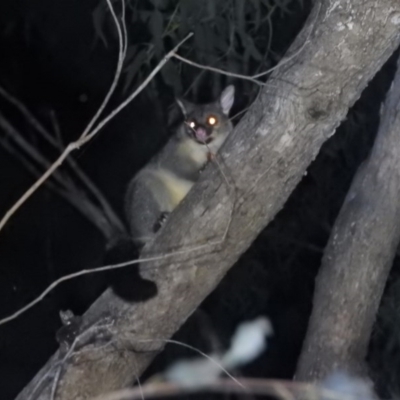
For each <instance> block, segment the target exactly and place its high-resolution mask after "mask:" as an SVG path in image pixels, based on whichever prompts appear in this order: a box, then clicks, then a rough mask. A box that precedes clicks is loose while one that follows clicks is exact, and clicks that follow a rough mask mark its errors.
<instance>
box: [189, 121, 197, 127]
mask: <svg viewBox="0 0 400 400" xmlns="http://www.w3.org/2000/svg"><path fill="white" fill-rule="evenodd" d="M189 126H190V127H191V128H192V129H194V128H195V127H196V123H195V122H194V121H190V122H189Z"/></svg>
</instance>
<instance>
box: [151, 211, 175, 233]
mask: <svg viewBox="0 0 400 400" xmlns="http://www.w3.org/2000/svg"><path fill="white" fill-rule="evenodd" d="M169 214H171V213H170V212H168V211H164V212H163V213H161V215H160V217H159V218H158V220H157V222H156V223H155V224H154V227H153V232H154V233H156V232H157V231H159V230H160V229H161V227H162V226H164V224H165V222H166V221H167V219H168V216H169Z"/></svg>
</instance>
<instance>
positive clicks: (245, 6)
mask: <svg viewBox="0 0 400 400" xmlns="http://www.w3.org/2000/svg"><path fill="white" fill-rule="evenodd" d="M115 4H116V6H118V5H119V1H117V2H116V3H115ZM294 4H297V5H298V4H300V5H301V2H300V1H299V0H225V1H215V0H201V1H199V0H127V8H128V9H127V18H126V22H127V26H128V35H129V43H130V44H129V46H128V52H127V59H126V67H125V82H124V90H125V91H128V90H130V89H131V87H132V86H133V85H135V84H137V83H138V82H140V81H141V80H143V78H144V77H145V76H146V75H147V74H148V72H149V71H150V70H151V68H152V67H153V66H154V65H155V64H156V63H157V62H158V61H160V59H161V58H162V57H163V56H164V55H165V53H166V52H167V51H168V50H170V49H171V48H172V47H173V46H175V45H176V44H177V43H178V42H179V41H180V40H182V39H183V38H184V37H185V36H186V35H187V34H188V33H189V32H194V39H192V40H190V41H189V42H188V43H187V44H185V45H184V46H183V47H182V48H181V49H180V54H181V55H182V56H184V57H186V58H189V59H190V60H192V61H194V62H197V63H200V64H204V65H208V66H212V67H216V68H220V69H224V70H228V71H231V72H235V73H240V74H245V75H249V74H255V73H256V72H259V71H261V70H263V69H267V68H269V67H270V66H271V59H270V55H271V39H272V33H273V27H272V21H271V18H272V16H273V14H275V13H278V12H280V13H288V12H290V10H291V8H292V6H293V5H294ZM105 13H106V8H105V3H104V1H99V4H98V6H97V7H96V9H95V10H94V12H93V24H94V28H95V31H96V35H97V37H98V38H99V39H101V40H102V42H103V43H105V44H106V43H107V41H106V36H108V33H107V35H106V34H105V33H104V29H105V22H106V21H107V20H108V19H107V18H105ZM110 30H111V29H110ZM138 37H141V38H143V37H146V38H147V40H146V41H145V42H143V41H142V42H140V41H138V40H137V38H138ZM160 79H161V83H162V85H163V86H164V87H165V86H166V87H168V88H170V89H171V90H172V92H173V94H174V95H182V94H185V95H186V94H187V93H188V92H190V91H191V92H192V93H191V94H192V95H193V97H194V98H197V99H198V97H199V96H200V95H201V93H200V91H199V88H200V87H201V88H204V87H206V88H207V89H208V90H207V92H208V93H210V94H212V95H213V96H215V95H216V94H217V93H219V92H220V90H221V86H222V85H223V84H225V82H224V79H226V78H225V77H224V76H222V75H220V74H215V73H210V72H208V71H204V70H199V69H197V68H194V67H192V66H189V65H183V64H182V63H180V62H175V61H171V62H169V63H168V64H167V65H166V66H165V67H164V68H163V70H162V72H161V78H160ZM158 83H160V82H158ZM183 88H185V89H186V92H183ZM153 90H156V89H155V86H153ZM243 90H244V92H247V93H248V94H251V93H252V92H253V91H254V90H255V88H254V85H253V84H251V83H249V82H243ZM198 100H200V99H198Z"/></svg>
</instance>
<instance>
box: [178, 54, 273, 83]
mask: <svg viewBox="0 0 400 400" xmlns="http://www.w3.org/2000/svg"><path fill="white" fill-rule="evenodd" d="M173 57H174V58H176V59H178V60H180V61H182V62H184V63H186V64H189V65H191V66H193V67H196V68H200V69H204V70H207V71H212V72H216V73H218V74H222V75H227V76H231V77H232V78H239V79H244V80H246V81H250V82H253V83H255V84H257V85H260V86H264V85H265V83H264V82H262V81H259V80H257V79H255V78H253V77H251V76H247V75H242V74H236V73H234V72H229V71H225V70H223V69H220V68H215V67H209V66H208V65H203V64H199V63H196V62H194V61H191V60H188V59H187V58H185V57H182V56H180V55H179V54H174V55H173Z"/></svg>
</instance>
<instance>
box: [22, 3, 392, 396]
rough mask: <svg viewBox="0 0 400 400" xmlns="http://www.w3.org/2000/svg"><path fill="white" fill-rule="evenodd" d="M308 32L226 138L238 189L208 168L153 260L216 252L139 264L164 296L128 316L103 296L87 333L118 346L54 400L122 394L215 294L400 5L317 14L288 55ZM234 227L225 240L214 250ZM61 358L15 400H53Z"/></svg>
mask: <svg viewBox="0 0 400 400" xmlns="http://www.w3.org/2000/svg"><path fill="white" fill-rule="evenodd" d="M312 28H314V29H313V32H312V33H311V36H310V43H308V44H307V45H306V46H305V48H304V49H303V50H302V52H300V54H299V55H297V56H296V57H294V58H293V60H291V61H290V62H288V63H286V64H285V65H284V66H283V67H282V68H280V69H279V71H275V72H276V73H275V74H273V76H272V78H271V82H272V84H271V85H267V86H265V87H264V88H263V90H262V92H261V94H260V96H259V98H258V100H257V102H256V103H255V104H254V105H253V106H252V108H251V110H249V112H248V113H247V114H246V116H245V117H244V118H243V119H242V121H241V122H240V123H239V125H238V126H237V127H236V129H235V131H234V132H233V134H232V135H231V136H230V137H229V138H228V140H227V143H226V145H225V146H224V148H223V151H222V157H223V159H224V162H223V163H220V164H221V167H222V169H223V171H224V174H225V175H226V176H227V177H228V179H230V180H231V185H230V186H229V185H227V183H226V181H225V178H224V177H223V175H222V174H221V172H220V170H219V168H218V167H217V166H216V164H215V163H212V164H211V165H210V166H209V167H208V168H207V170H206V171H205V172H204V174H203V175H202V177H201V180H200V182H199V183H198V184H196V186H195V187H194V188H193V190H192V191H191V192H190V193H189V195H188V197H187V198H186V199H185V200H184V201H183V203H182V205H181V206H180V207H179V208H178V209H177V210H176V212H174V213H173V215H172V216H171V219H170V220H169V222H168V224H167V225H166V226H165V227H164V228H163V230H162V231H161V232H160V235H159V236H158V237H157V238H156V240H155V242H154V243H153V244H152V246H151V248H149V249H147V251H146V253H147V254H160V253H167V252H170V251H173V250H176V249H179V250H182V249H188V248H190V247H193V246H199V245H206V244H207V243H208V246H207V245H206V246H205V247H203V248H202V249H200V250H198V251H191V252H181V253H179V254H176V255H174V256H172V257H168V258H165V259H164V260H161V261H157V262H151V263H146V264H143V265H142V267H141V269H142V274H143V275H144V276H145V277H146V278H150V279H152V280H155V281H156V283H157V285H158V289H159V294H158V296H157V297H156V298H154V299H152V300H150V301H148V302H146V303H143V304H136V305H129V304H126V303H124V302H122V301H121V300H120V299H118V298H116V297H115V296H114V295H113V294H112V293H111V292H110V291H106V292H105V293H104V294H103V295H102V296H101V297H100V298H99V299H98V300H97V301H96V302H95V303H94V304H93V305H92V307H91V308H90V309H89V310H88V311H87V313H86V314H85V315H84V323H85V325H86V326H88V325H90V324H92V323H94V322H96V321H101V320H102V318H104V316H106V315H111V316H112V318H113V320H114V327H113V344H114V346H104V342H103V343H97V341H90V343H89V344H87V346H85V348H84V351H81V352H80V353H79V354H78V355H77V356H75V357H74V358H73V359H72V361H71V362H69V363H67V365H65V368H64V370H63V373H62V374H61V377H60V380H59V385H58V390H57V396H56V398H57V399H62V400H67V399H68V400H72V399H74V400H82V399H88V398H90V397H91V396H94V395H97V394H99V393H104V392H107V391H110V390H113V389H116V388H120V387H123V386H126V385H128V384H130V383H131V382H132V381H133V378H134V374H135V373H140V372H141V371H143V369H144V368H146V367H147V365H148V364H149V362H150V361H151V360H152V358H153V357H154V355H155V353H154V352H137V351H136V352H135V351H132V350H139V349H140V350H144V349H145V348H146V347H147V348H148V349H149V348H150V347H151V348H152V349H153V350H156V349H157V350H159V349H160V348H161V347H162V346H161V345H160V342H157V341H156V342H154V343H153V344H152V345H151V346H150V345H149V343H145V344H144V343H143V342H140V339H142V338H144V339H160V338H168V337H170V336H171V335H172V334H173V333H174V332H175V331H176V330H177V329H178V328H179V327H180V326H181V325H182V324H183V323H184V322H185V320H186V319H187V318H188V317H189V315H190V314H191V313H192V312H193V311H194V310H195V309H196V307H197V306H198V305H199V304H200V303H201V301H202V300H203V299H204V298H205V297H206V296H207V295H208V294H209V293H210V292H211V291H212V290H213V289H214V288H215V286H216V285H217V284H218V283H219V281H220V280H221V279H222V277H223V276H224V275H225V273H226V272H227V271H228V269H229V268H230V267H231V266H232V265H233V264H234V263H235V261H236V260H237V259H238V258H239V256H240V255H241V254H242V253H243V252H244V251H245V250H246V249H247V248H248V247H249V246H250V244H251V243H252V242H253V240H254V239H255V238H256V236H257V235H258V234H259V232H260V231H261V230H262V229H263V228H264V227H265V226H266V225H267V224H268V222H270V221H271V219H272V218H273V217H274V215H275V214H276V213H277V212H278V211H279V210H280V209H281V208H282V206H283V204H284V203H285V201H286V199H287V198H288V196H289V195H290V193H291V192H292V191H293V189H294V187H295V186H296V185H297V183H298V182H299V181H300V179H301V177H302V176H303V174H304V173H305V170H306V168H307V166H308V165H309V164H310V163H311V161H312V160H313V159H314V158H315V157H316V155H317V153H318V151H319V149H320V147H321V145H322V143H323V142H324V141H325V140H326V139H327V138H328V137H330V136H331V135H332V134H333V133H334V131H335V129H336V127H337V126H338V125H339V124H340V122H341V121H342V120H343V118H344V117H345V116H346V114H347V111H348V109H349V107H350V106H351V105H352V104H353V103H354V102H355V101H356V100H357V99H358V97H359V96H360V94H361V92H362V90H363V88H364V87H365V86H366V85H367V83H368V81H369V80H370V79H371V78H372V77H373V75H374V74H375V73H376V72H377V71H378V70H379V69H380V67H381V66H382V64H383V63H384V62H385V61H386V60H387V58H388V57H389V56H390V54H392V52H393V51H394V49H395V48H396V47H397V46H398V44H399V42H400V3H399V2H398V0H380V1H379V2H377V1H375V0H336V1H330V0H324V1H322V2H321V4H320V3H318V4H317V6H316V7H315V8H314V9H313V11H312V13H311V16H310V18H309V20H308V21H307V23H306V25H305V28H304V29H303V30H302V32H301V33H300V35H299V36H298V38H297V39H296V41H295V43H294V44H293V46H292V47H291V50H290V51H289V53H288V54H289V55H290V54H293V53H294V52H295V51H296V50H297V49H299V48H300V46H301V45H302V44H303V43H304V40H305V39H306V37H307V36H308V34H309V31H310V29H312ZM232 182H234V183H232ZM233 185H234V186H235V187H236V190H233ZM229 222H230V225H229V232H228V235H227V238H226V240H225V241H224V242H223V243H220V244H219V245H212V244H211V242H212V241H213V240H218V239H219V238H221V237H222V235H223V233H224V231H225V229H226V228H227V226H228V223H229ZM116 347H117V348H118V351H116ZM57 357H59V354H56V355H55V356H54V357H53V358H52V359H51V360H50V361H49V362H48V363H47V365H46V366H45V367H44V368H43V369H42V370H41V371H40V372H39V374H38V375H37V376H36V378H35V379H34V380H33V381H32V382H31V383H30V384H29V385H28V386H27V388H26V389H25V390H24V391H23V392H22V393H21V394H20V395H19V396H18V400H21V399H27V398H28V395H29V393H31V391H32V389H33V388H34V387H35V386H36V385H38V386H40V390H41V394H40V395H38V397H37V399H40V400H44V399H48V395H49V391H50V386H51V380H48V381H46V380H45V379H42V378H43V376H45V374H46V373H48V372H49V371H52V368H53V371H54V363H55V360H56V359H57ZM41 379H42V382H43V383H42V384H38V382H40V380H41ZM38 391H39V390H38Z"/></svg>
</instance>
